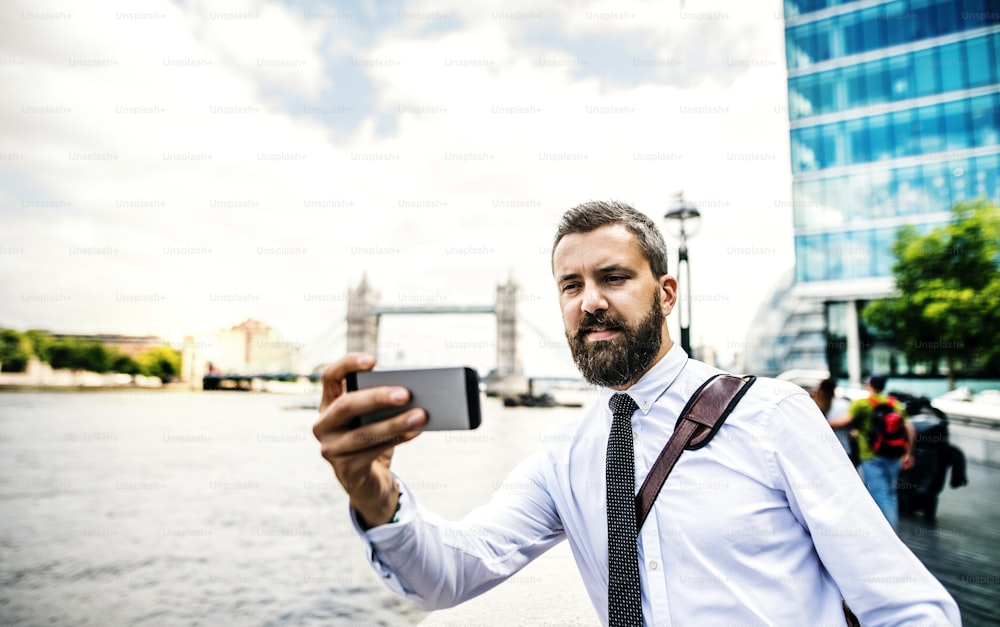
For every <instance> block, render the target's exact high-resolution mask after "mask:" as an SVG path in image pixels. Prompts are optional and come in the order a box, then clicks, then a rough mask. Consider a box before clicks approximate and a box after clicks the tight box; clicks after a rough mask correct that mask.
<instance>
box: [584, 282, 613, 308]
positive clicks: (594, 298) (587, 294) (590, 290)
mask: <svg viewBox="0 0 1000 627" xmlns="http://www.w3.org/2000/svg"><path fill="white" fill-rule="evenodd" d="M580 308H581V309H582V310H583V311H585V312H587V313H589V314H594V313H597V312H598V311H603V310H605V309H607V308H608V301H607V300H606V299H605V298H604V294H603V293H602V292H601V290H600V289H599V288H598V287H597V286H596V285H589V286H587V287H585V288H584V290H583V300H582V302H581V303H580Z"/></svg>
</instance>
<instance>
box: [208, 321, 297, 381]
mask: <svg viewBox="0 0 1000 627" xmlns="http://www.w3.org/2000/svg"><path fill="white" fill-rule="evenodd" d="M301 351H302V345H301V344H300V343H298V342H289V341H287V340H285V339H284V338H283V337H282V336H281V335H280V334H279V333H278V332H277V331H276V330H275V329H273V328H272V327H270V326H269V325H267V324H266V323H264V322H261V321H260V320H250V319H247V320H244V321H243V322H241V323H239V324H237V325H235V326H234V327H232V328H230V329H225V330H222V331H219V332H217V333H216V334H215V345H214V347H213V350H212V351H210V352H209V353H206V354H205V355H204V356H205V357H207V358H208V361H211V362H212V365H213V366H215V367H216V368H218V369H219V370H221V371H222V372H224V373H229V374H279V373H285V372H297V371H298V369H299V368H298V362H299V358H300V353H301Z"/></svg>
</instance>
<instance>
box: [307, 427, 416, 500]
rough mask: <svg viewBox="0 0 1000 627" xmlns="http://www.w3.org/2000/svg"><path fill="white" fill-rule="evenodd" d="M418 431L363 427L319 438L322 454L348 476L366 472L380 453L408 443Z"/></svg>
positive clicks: (336, 468)
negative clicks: (392, 430) (401, 431)
mask: <svg viewBox="0 0 1000 627" xmlns="http://www.w3.org/2000/svg"><path fill="white" fill-rule="evenodd" d="M420 434H421V432H420V431H406V432H403V433H398V432H394V433H389V432H384V431H381V432H380V431H368V430H367V428H365V427H362V428H360V429H356V430H354V431H348V432H347V433H338V434H335V435H329V436H327V437H326V438H325V439H324V440H323V441H322V446H321V451H322V455H323V457H324V458H325V459H326V460H327V461H328V462H330V463H331V464H332V465H333V467H334V469H335V470H337V472H338V474H341V473H344V474H346V475H348V476H350V475H353V474H354V473H357V472H361V473H362V474H366V473H367V472H368V471H369V470H370V469H371V466H372V464H373V463H374V461H375V460H376V459H377V458H378V457H379V456H380V455H383V454H384V453H385V452H386V451H388V450H390V449H392V448H394V447H396V446H399V445H400V444H403V443H405V442H409V441H410V440H412V439H413V438H415V437H417V436H418V435H420ZM345 487H347V486H345ZM348 491H350V488H348Z"/></svg>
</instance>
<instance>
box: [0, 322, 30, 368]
mask: <svg viewBox="0 0 1000 627" xmlns="http://www.w3.org/2000/svg"><path fill="white" fill-rule="evenodd" d="M30 357H31V340H29V339H28V338H27V337H25V336H24V334H22V333H19V332H17V331H15V330H13V329H0V371H3V372H24V370H25V368H27V367H28V359H29V358H30Z"/></svg>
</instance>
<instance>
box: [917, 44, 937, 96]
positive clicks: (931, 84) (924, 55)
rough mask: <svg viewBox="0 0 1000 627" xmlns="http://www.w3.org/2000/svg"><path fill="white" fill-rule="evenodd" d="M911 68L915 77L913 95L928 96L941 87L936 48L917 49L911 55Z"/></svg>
mask: <svg viewBox="0 0 1000 627" xmlns="http://www.w3.org/2000/svg"><path fill="white" fill-rule="evenodd" d="M913 70H914V74H915V76H916V79H917V80H916V91H915V92H914V95H915V96H928V95H931V94H935V93H937V92H938V90H940V89H941V81H940V79H939V78H938V54H937V50H936V49H934V48H929V49H927V50H918V51H917V52H916V53H915V54H914V55H913Z"/></svg>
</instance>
